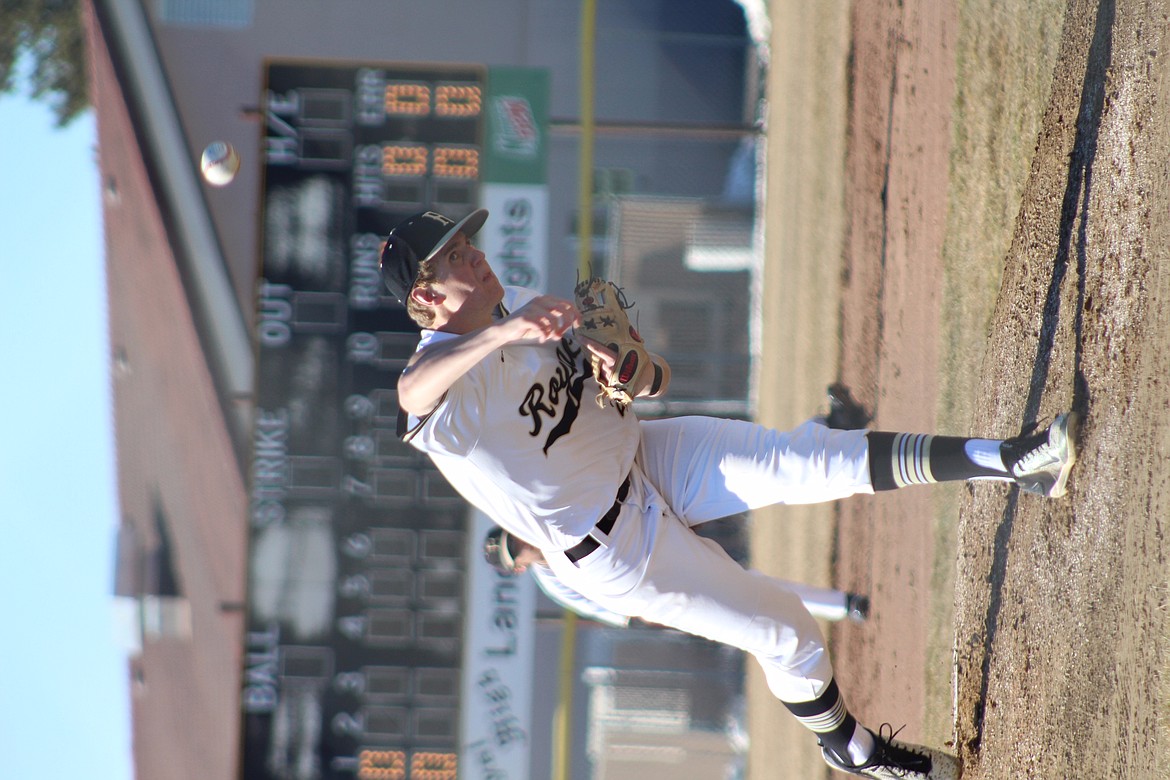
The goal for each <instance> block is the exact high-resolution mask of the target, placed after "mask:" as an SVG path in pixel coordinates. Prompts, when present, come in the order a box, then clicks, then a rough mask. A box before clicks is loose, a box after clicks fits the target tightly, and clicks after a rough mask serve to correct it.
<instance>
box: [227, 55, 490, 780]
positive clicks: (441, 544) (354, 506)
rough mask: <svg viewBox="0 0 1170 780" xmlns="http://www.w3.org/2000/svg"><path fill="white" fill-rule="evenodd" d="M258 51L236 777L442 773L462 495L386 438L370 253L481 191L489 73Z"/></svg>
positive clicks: (385, 376)
mask: <svg viewBox="0 0 1170 780" xmlns="http://www.w3.org/2000/svg"><path fill="white" fill-rule="evenodd" d="M264 67H265V79H264V81H265V87H264V102H263V105H264V120H265V121H264V129H263V138H262V150H263V158H264V159H263V176H262V182H263V183H262V187H261V203H262V209H261V221H262V224H261V226H260V236H261V242H262V244H261V258H262V266H261V272H260V277H259V280H258V284H257V320H256V322H257V325H256V327H257V334H256V337H257V346H258V350H257V351H258V371H257V387H256V416H255V425H254V430H253V455H252V460H251V473H250V475H249V476H250V479H249V498H250V511H249V553H248V567H249V572H248V603H247V606H248V615H247V621H246V636H245V648H244V653H245V657H244V675H243V677H244V679H243V691H242V695H241V707H242V711H243V713H242V714H243V727H242V728H243V735H242V736H243V739H242V748H241V770H242V776H244V777H247V778H249V780H267V779H268V778H271V779H272V780H276V779H277V778H281V780H284V778H289V777H298V776H306V777H314V778H326V779H332V778H339V779H340V778H344V780H350V779H351V778H357V779H358V780H454V778H456V777H457V775H458V770H459V767H458V754H459V733H458V723H459V710H460V663H461V653H462V648H463V637H462V631H463V630H464V629H463V626H462V616H463V613H464V604H465V598H466V595H465V586H466V568H467V566H466V563H467V562H466V560H465V558H466V555H467V549H468V538H467V533H468V523H469V519H468V509H467V506H466V504H465V503H464V502H463V500H462V499H461V498H460V497H459V496H458V495H457V494H456V493H455V492H454V491H453V490H452V489H451V488H450V486H449V485H447V484H446V482H445V480H444V479H443V478H442V476H441V475H440V474H439V473H438V472H437V471H436V470H435V469H434V467H433V466H432V465H431V464H430V462H429V461H428V460H427V459H426V458H425V457H423V456H421V455H420V454H419V453H417V452H415V451H414V450H412V449H411V448H409V447H408V446H407V445H404V444H403V443H402V442H401V441H400V440H399V439H398V437H397V436H396V435H395V423H396V418H397V412H398V407H397V395H396V391H395V385H396V380H397V376H398V373H399V372H400V371H401V369H402V367H403V366H404V365H405V362H406V360H407V359H408V358H409V356H410V354H411V352H412V351H413V348H414V344H415V342H416V341H417V328H416V326H415V325H414V324H413V323H412V322H411V321H410V320H409V318H408V317H407V316H406V314H405V311H404V310H403V309H402V307H401V306H400V305H399V304H398V303H397V302H396V301H395V300H394V299H393V298H391V297H390V296H389V295H388V294H386V293H385V291H384V288H383V286H382V284H381V278H380V274H379V272H378V259H379V256H380V253H381V247H382V243H383V240H384V237H385V233H386V231H387V230H388V229H389V227H390V226H392V225H394V224H396V223H397V222H398V221H400V220H401V219H403V218H405V217H406V216H409V215H410V214H413V213H416V212H418V211H422V210H425V209H428V208H435V209H437V210H440V211H443V212H444V213H445V214H448V215H449V216H452V217H455V218H459V217H461V216H463V215H464V214H466V213H469V212H470V211H471V210H472V209H474V208H476V207H477V206H478V205H479V201H480V181H481V178H482V172H483V171H482V168H483V161H484V156H483V144H484V127H485V105H486V104H485V98H486V93H485V89H486V81H487V70H486V68H484V67H482V66H476V65H423V64H416V63H409V64H402V63H398V64H395V63H383V64H367V63H332V62H330V63H323V62H305V61H290V60H271V61H268V62H266V63H265V66H264ZM306 772H307V774H305V773H306Z"/></svg>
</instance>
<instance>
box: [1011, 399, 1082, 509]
mask: <svg viewBox="0 0 1170 780" xmlns="http://www.w3.org/2000/svg"><path fill="white" fill-rule="evenodd" d="M1080 429H1081V417H1080V415H1079V414H1077V413H1076V412H1069V413H1068V414H1060V415H1057V417H1056V419H1055V420H1053V421H1052V425H1049V426H1048V427H1047V428H1046V429H1045V430H1043V431H1040V432H1039V433H1033V434H1031V435H1028V432H1027V431H1025V433H1022V434H1020V435H1019V436H1015V437H1013V438H1011V439H1007V440H1006V441H1004V443H1003V444H1001V445H1000V447H999V453H1000V457H1001V458H1003V465H1004V468H1006V469H1007V470H1008V474H1010V475H1011V476H1012V479H1014V480H1015V482H1016V484H1017V485H1019V486H1020V490H1023V491H1025V492H1027V493H1035V494H1036V495H1040V496H1047V497H1048V498H1060V497H1061V496H1063V495H1064V494H1065V492H1066V491H1067V490H1068V475H1069V472H1071V471H1072V467H1073V464H1074V463H1076V462H1077V438H1078V437H1079V436H1080Z"/></svg>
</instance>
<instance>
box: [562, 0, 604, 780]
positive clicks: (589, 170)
mask: <svg viewBox="0 0 1170 780" xmlns="http://www.w3.org/2000/svg"><path fill="white" fill-rule="evenodd" d="M596 34H597V3H596V0H581V75H580V88H581V153H580V157H579V161H578V168H579V171H578V179H579V185H578V190H577V245H578V249H577V270H578V273H579V275H580V277H581V278H582V279H585V278H588V276H589V275H590V266H591V253H592V248H593V49H594V41H595V40H596ZM563 626H564V630H563V631H562V632H561V669H560V696H559V697H558V701H557V709H556V713H555V715H554V716H553V757H552V776H553V780H570V776H569V768H570V765H571V763H572V761H571V759H572V746H573V740H572V728H571V727H572V716H573V677H574V670H575V669H576V648H577V616H576V615H575V614H573V613H572V612H569V611H568V610H566V611H565V613H564V620H563Z"/></svg>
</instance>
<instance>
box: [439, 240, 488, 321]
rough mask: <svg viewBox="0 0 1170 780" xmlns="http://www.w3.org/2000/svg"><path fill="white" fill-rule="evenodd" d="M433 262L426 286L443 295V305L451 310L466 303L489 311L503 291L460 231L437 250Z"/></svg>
mask: <svg viewBox="0 0 1170 780" xmlns="http://www.w3.org/2000/svg"><path fill="white" fill-rule="evenodd" d="M433 263H434V269H435V279H434V281H433V282H431V284H430V287H431V288H432V289H433V290H434V291H435V292H437V293H439V294H441V295H442V296H443V306H444V308H445V309H446V310H447V311H448V312H450V313H452V314H454V313H457V312H461V311H464V310H465V309H466V308H467V307H469V306H470V307H472V310H473V311H474V310H478V309H480V308H485V307H486V310H488V311H489V312H490V310H491V309H492V308H493V307H495V305H496V304H497V303H499V302H500V299H501V298H502V297H503V295H504V288H503V286H502V285H501V284H500V280H499V279H497V278H496V275H495V274H494V273H492V269H491V266H490V265H488V262H487V257H486V256H485V255H484V253H483V252H481V251H479V249H477V248H476V247H475V245H474V244H472V243H471V241H469V240H468V238H467V236H465V235H463V234H462V233H456V234H455V237H454V238H453V239H451V240H450V241H448V242H447V244H446V245H445V246H444V247H443V248H442V249H441V250H439V253H438V254H437V255H435V258H434V260H433Z"/></svg>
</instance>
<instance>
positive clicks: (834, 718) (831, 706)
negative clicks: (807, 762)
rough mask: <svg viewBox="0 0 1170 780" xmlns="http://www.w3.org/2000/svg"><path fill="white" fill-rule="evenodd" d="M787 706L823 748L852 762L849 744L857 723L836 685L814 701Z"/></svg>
mask: <svg viewBox="0 0 1170 780" xmlns="http://www.w3.org/2000/svg"><path fill="white" fill-rule="evenodd" d="M784 706H785V707H787V708H788V710H789V711H790V712H791V713H792V714H793V715H795V716H796V719H797V720H799V721H800V722H801V723H802V724H804V726H805V727H806V728H808V729H810V730H811V731H813V732H815V733H816V735H817V737H819V738H820V740H821V744H822V745H824V746H825V747H827V748H829V749H830V750H832V751H833V752H834V753H836V754H837V755H838V756H840V757H841V758H843V759H845V760H848V759H849V740H851V739H852V738H853V731H854V729H856V728H857V721H856V720H855V719H854V717H853V716H852V715H850V714H849V710H847V709H845V700H844V699H843V698H841V691H840V690H839V689H838V688H837V681H836V680H830V681H829V687H828V688H826V689H825V692H824V693H822V694H821V695H820V696H818V697H817V698H816V699H814V700H813V701H805V702H798V703H792V702H784Z"/></svg>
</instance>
